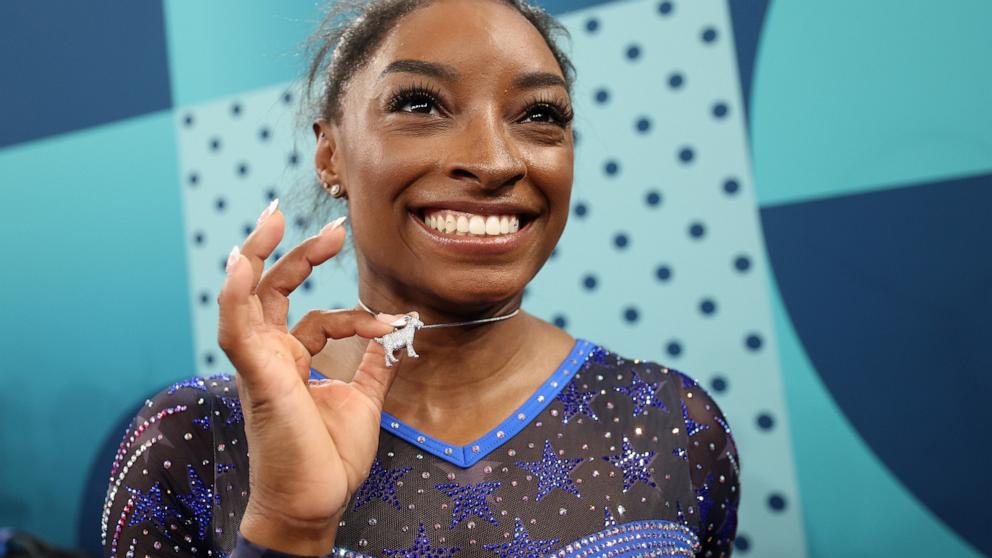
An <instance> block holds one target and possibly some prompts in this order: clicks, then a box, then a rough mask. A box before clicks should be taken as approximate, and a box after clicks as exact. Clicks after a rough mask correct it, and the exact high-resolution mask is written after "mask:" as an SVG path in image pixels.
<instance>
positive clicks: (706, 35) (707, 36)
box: [700, 27, 716, 43]
mask: <svg viewBox="0 0 992 558" xmlns="http://www.w3.org/2000/svg"><path fill="white" fill-rule="evenodd" d="M700 38H702V39H703V42H704V43H712V42H713V41H715V40H716V29H714V28H713V27H707V28H705V29H703V32H702V33H701V34H700Z"/></svg>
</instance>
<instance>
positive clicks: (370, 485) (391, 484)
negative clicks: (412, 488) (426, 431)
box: [355, 457, 413, 510]
mask: <svg viewBox="0 0 992 558" xmlns="http://www.w3.org/2000/svg"><path fill="white" fill-rule="evenodd" d="M412 470H413V467H401V468H399V469H386V468H385V467H383V466H382V462H381V461H379V458H378V457H376V458H375V461H373V462H372V469H371V470H370V471H369V477H368V478H367V479H365V482H363V483H362V485H361V486H360V487H358V492H357V493H356V494H355V509H356V510H357V509H358V508H360V507H362V506H363V505H364V504H365V503H366V502H368V501H369V500H372V499H374V498H380V499H382V501H383V502H386V503H387V504H390V505H391V506H393V507H394V508H396V509H400V508H401V506H400V501H399V499H398V498H397V497H396V481H398V480H400V479H401V478H403V475H405V474H407V473H409V472H410V471H412Z"/></svg>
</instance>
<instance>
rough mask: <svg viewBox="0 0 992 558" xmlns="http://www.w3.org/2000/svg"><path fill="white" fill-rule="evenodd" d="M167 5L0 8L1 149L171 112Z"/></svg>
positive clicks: (14, 4)
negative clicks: (164, 10)
mask: <svg viewBox="0 0 992 558" xmlns="http://www.w3.org/2000/svg"><path fill="white" fill-rule="evenodd" d="M163 25H164V23H163V17H162V4H161V2H159V1H147V2H127V1H124V0H117V1H111V2H99V3H94V2H67V1H62V2H59V1H51V0H49V1H46V2H42V3H38V2H2V3H0V72H2V73H0V147H3V146H7V145H12V144H15V143H20V142H24V141H29V140H33V139H38V138H42V137H46V136H49V135H53V134H59V133H64V132H70V131H73V130H78V129H80V128H86V127H90V126H94V125H98V124H103V123H105V122H111V121H115V120H120V119H122V118H127V117H130V116H136V115H140V114H145V113H148V112H154V111H158V110H162V109H166V108H169V107H170V106H171V104H172V101H171V94H170V92H169V73H168V64H167V60H166V48H165V30H164V28H163Z"/></svg>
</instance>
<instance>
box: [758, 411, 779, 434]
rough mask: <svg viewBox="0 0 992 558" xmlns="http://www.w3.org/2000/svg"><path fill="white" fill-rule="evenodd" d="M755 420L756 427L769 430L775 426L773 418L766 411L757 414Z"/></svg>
mask: <svg viewBox="0 0 992 558" xmlns="http://www.w3.org/2000/svg"><path fill="white" fill-rule="evenodd" d="M756 422H757V423H758V428H760V429H762V430H771V429H772V427H773V426H775V419H774V418H772V416H771V415H769V414H768V413H761V414H760V415H758V418H757V420H756Z"/></svg>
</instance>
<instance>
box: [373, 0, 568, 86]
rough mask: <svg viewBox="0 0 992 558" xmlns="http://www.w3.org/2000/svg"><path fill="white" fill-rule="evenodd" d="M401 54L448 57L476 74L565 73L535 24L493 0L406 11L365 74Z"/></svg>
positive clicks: (450, 0)
mask: <svg viewBox="0 0 992 558" xmlns="http://www.w3.org/2000/svg"><path fill="white" fill-rule="evenodd" d="M398 59H414V60H423V61H430V62H439V63H444V64H448V65H451V66H454V67H455V68H456V69H461V70H462V71H466V72H471V74H469V75H470V76H471V77H474V78H479V77H483V76H486V77H489V78H495V77H497V76H496V74H499V73H510V74H514V73H519V72H527V71H545V72H552V73H555V74H558V75H561V70H560V68H559V67H558V63H557V61H556V60H555V57H554V55H553V54H552V53H551V49H550V48H548V45H547V43H545V41H544V38H543V37H542V36H541V33H540V32H539V31H538V30H537V28H535V27H534V26H533V25H532V24H531V23H530V22H529V21H528V20H527V19H526V18H525V17H524V16H523V15H521V14H520V13H519V12H517V10H516V9H514V8H513V7H511V6H508V5H506V4H504V3H502V2H499V1H495V0H437V1H435V2H432V3H431V4H429V5H427V6H424V7H423V8H419V9H417V10H415V11H414V12H412V13H410V14H407V15H406V16H404V17H403V18H401V19H400V20H399V22H397V24H396V26H395V27H394V28H393V29H392V30H391V31H390V32H389V33H388V34H387V36H386V38H385V39H384V40H383V43H382V45H381V46H380V47H379V49H378V51H377V53H376V54H375V56H374V57H373V58H372V59H371V60H370V61H369V64H368V67H367V68H366V70H367V74H368V75H369V76H370V77H371V78H372V79H373V80H374V79H376V78H377V77H378V76H379V74H380V72H382V70H383V69H384V68H385V67H386V66H387V65H388V64H389V63H390V62H392V61H394V60H398Z"/></svg>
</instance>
